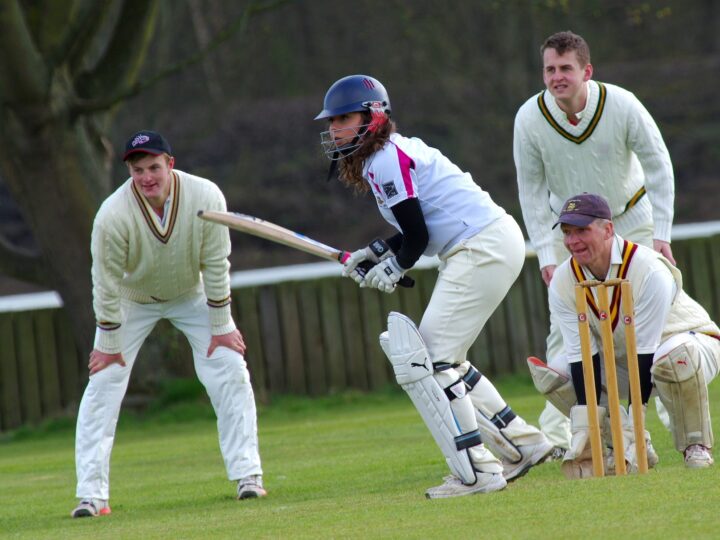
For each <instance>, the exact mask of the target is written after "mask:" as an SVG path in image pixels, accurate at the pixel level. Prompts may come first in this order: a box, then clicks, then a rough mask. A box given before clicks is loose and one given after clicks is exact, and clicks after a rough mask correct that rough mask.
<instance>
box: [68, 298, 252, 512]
mask: <svg viewBox="0 0 720 540" xmlns="http://www.w3.org/2000/svg"><path fill="white" fill-rule="evenodd" d="M208 309H209V308H208V306H207V303H206V299H205V296H204V295H203V294H196V293H193V294H190V295H184V296H182V297H181V298H179V299H176V300H173V301H170V302H164V303H159V304H138V303H135V302H130V301H128V300H123V301H122V326H121V332H122V338H121V341H122V353H123V358H124V360H125V362H126V366H125V367H121V366H120V365H118V364H112V365H110V366H108V367H107V368H105V369H103V370H102V371H100V372H98V373H95V374H94V375H91V376H90V380H89V382H88V385H87V387H86V388H85V393H84V395H83V398H82V401H81V402H80V411H79V413H78V420H77V431H76V435H75V467H76V472H77V481H78V483H77V492H76V495H77V497H79V498H90V497H92V498H97V499H109V498H110V452H111V450H112V446H113V441H114V438H115V426H116V424H117V420H118V414H119V412H120V404H121V402H122V399H123V396H124V395H125V391H126V389H127V385H128V381H129V379H130V371H131V370H132V366H133V363H134V362H135V358H136V356H137V353H138V350H139V349H140V346H141V345H142V344H143V342H144V341H145V338H146V337H147V336H148V334H150V332H151V331H152V329H153V327H154V326H155V324H156V323H157V322H158V321H159V320H160V319H167V320H169V321H170V322H171V323H172V324H173V326H175V327H176V328H177V329H178V330H180V331H181V332H182V333H183V334H185V336H186V337H187V339H188V341H189V342H190V346H191V347H192V351H193V360H194V364H195V371H196V373H197V375H198V378H199V379H200V382H201V383H202V384H203V386H204V387H205V389H206V391H207V393H208V395H209V396H210V401H211V402H212V405H213V408H214V409H215V414H216V416H217V419H218V420H217V426H218V433H219V438H220V451H221V452H222V456H223V459H224V461H225V469H226V470H227V475H228V478H229V479H230V480H238V479H240V478H243V477H245V476H248V475H252V474H262V469H261V466H260V456H259V453H258V441H257V423H256V422H257V421H256V412H255V397H254V394H253V390H252V386H251V384H250V374H249V373H248V370H247V366H246V364H245V360H244V359H243V357H242V355H241V354H239V353H237V352H235V351H232V350H230V349H227V348H225V347H218V348H217V349H215V351H214V352H213V354H212V356H211V357H210V358H208V357H207V350H208V346H209V345H210V338H211V333H210V319H209V314H208ZM97 332H101V330H98V331H97Z"/></svg>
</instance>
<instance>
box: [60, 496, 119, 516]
mask: <svg viewBox="0 0 720 540" xmlns="http://www.w3.org/2000/svg"><path fill="white" fill-rule="evenodd" d="M109 513H110V506H108V502H107V500H104V499H82V500H81V501H80V503H79V504H78V505H77V506H76V507H75V510H73V511H72V512H71V513H70V516H71V517H74V518H81V517H98V516H107V515H108V514H109Z"/></svg>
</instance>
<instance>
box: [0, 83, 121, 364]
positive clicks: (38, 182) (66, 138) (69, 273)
mask: <svg viewBox="0 0 720 540" xmlns="http://www.w3.org/2000/svg"><path fill="white" fill-rule="evenodd" d="M58 86H61V85H58ZM61 90H62V89H61V88H59V89H57V91H58V92H61ZM50 106H52V103H51V104H50ZM0 110H2V111H3V112H4V115H3V118H0V145H2V147H3V149H4V151H3V152H2V153H0V170H1V171H2V176H3V180H4V181H5V183H6V184H7V187H8V189H9V190H10V192H11V193H12V195H13V197H14V199H15V200H16V202H17V203H18V205H19V206H20V207H21V208H23V210H24V212H25V216H26V218H27V219H28V222H29V223H28V224H29V226H30V228H31V229H32V231H33V235H34V237H35V241H36V242H37V245H38V247H39V249H40V251H41V253H42V259H41V260H40V261H38V262H39V264H41V266H42V272H43V274H44V280H43V281H44V282H45V283H47V284H49V285H50V286H51V287H53V288H54V289H55V290H56V291H57V292H58V293H59V294H60V296H61V297H62V299H63V303H64V305H65V310H66V313H67V314H68V316H69V318H70V320H71V322H72V327H73V330H74V338H75V342H76V343H77V346H78V348H79V349H80V350H81V351H88V352H89V351H90V347H91V346H92V340H93V336H94V330H95V322H94V315H93V311H92V287H91V278H90V266H91V257H90V234H91V229H92V222H93V217H94V215H95V212H96V211H97V208H98V206H99V204H100V201H101V200H102V199H103V198H104V196H105V195H107V193H108V191H109V180H108V178H109V155H108V151H107V149H106V148H105V147H103V146H102V143H101V141H102V139H101V138H99V137H98V134H97V133H95V130H94V129H93V126H92V124H90V123H89V122H88V121H87V120H80V119H73V118H70V117H69V116H68V115H66V114H57V111H48V110H45V109H43V108H40V107H37V106H35V107H32V108H27V107H26V108H23V107H22V106H17V107H5V108H3V109H0ZM28 141H32V144H29V143H28ZM16 277H23V276H16Z"/></svg>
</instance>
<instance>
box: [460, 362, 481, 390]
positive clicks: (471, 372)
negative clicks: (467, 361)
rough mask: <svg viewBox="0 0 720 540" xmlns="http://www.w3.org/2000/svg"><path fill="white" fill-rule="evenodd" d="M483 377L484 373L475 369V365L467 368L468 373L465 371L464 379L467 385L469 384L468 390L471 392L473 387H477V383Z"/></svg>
mask: <svg viewBox="0 0 720 540" xmlns="http://www.w3.org/2000/svg"><path fill="white" fill-rule="evenodd" d="M481 378H482V373H480V372H479V371H478V370H477V369H475V366H472V365H471V366H470V369H468V370H467V373H465V375H464V376H463V378H462V380H463V381H465V386H467V390H468V392H470V391H471V390H472V389H473V388H475V385H476V384H477V383H479V382H480V379H481Z"/></svg>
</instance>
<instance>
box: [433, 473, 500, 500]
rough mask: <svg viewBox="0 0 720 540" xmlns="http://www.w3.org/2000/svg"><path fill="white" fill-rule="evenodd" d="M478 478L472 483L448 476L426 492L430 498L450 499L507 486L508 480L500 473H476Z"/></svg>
mask: <svg viewBox="0 0 720 540" xmlns="http://www.w3.org/2000/svg"><path fill="white" fill-rule="evenodd" d="M475 474H476V477H477V480H476V482H475V483H474V484H472V485H467V484H463V482H462V480H460V479H459V478H458V477H457V476H446V477H445V479H444V480H445V481H444V482H443V483H442V484H441V485H439V486H435V487H431V488H430V489H428V490H427V491H426V492H425V496H426V497H427V498H428V499H448V498H450V497H462V496H463V495H473V494H475V493H490V492H493V491H500V490H501V489H504V488H505V486H507V482H506V481H505V478H503V475H502V474H500V473H485V472H477V473H475Z"/></svg>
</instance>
